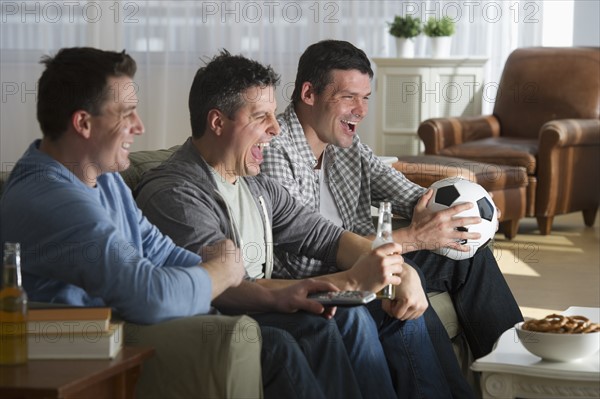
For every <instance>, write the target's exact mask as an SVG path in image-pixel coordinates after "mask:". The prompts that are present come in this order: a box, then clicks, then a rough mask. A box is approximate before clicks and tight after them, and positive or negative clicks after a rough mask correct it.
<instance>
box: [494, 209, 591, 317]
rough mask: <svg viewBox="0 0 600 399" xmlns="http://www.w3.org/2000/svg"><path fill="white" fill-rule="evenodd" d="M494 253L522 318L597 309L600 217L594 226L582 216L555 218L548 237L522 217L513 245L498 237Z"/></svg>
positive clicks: (498, 235) (528, 219)
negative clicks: (568, 310)
mask: <svg viewBox="0 0 600 399" xmlns="http://www.w3.org/2000/svg"><path fill="white" fill-rule="evenodd" d="M494 254H495V256H496V259H497V260H498V264H499V265H500V269H501V270H502V272H503V273H504V276H505V277H506V280H507V282H508V284H509V286H510V287H511V289H512V291H513V294H514V296H515V298H516V299H517V302H518V304H519V306H520V308H521V311H522V312H523V316H524V317H525V318H528V317H534V318H541V317H544V316H546V315H547V314H549V313H552V312H557V311H562V310H565V309H566V308H568V307H569V306H594V307H600V212H599V215H598V217H596V222H595V224H594V226H593V227H586V226H585V225H584V223H583V216H582V214H581V213H580V212H578V213H572V214H569V215H561V216H557V217H556V218H555V220H554V224H553V227H552V233H551V234H550V235H547V236H541V235H540V234H539V230H538V229H537V225H536V222H535V219H534V218H525V219H523V220H521V224H520V227H519V234H517V236H516V237H515V238H514V239H513V240H511V241H508V240H506V239H505V238H504V236H503V235H501V234H497V235H496V237H495V244H494ZM596 321H597V322H598V320H596Z"/></svg>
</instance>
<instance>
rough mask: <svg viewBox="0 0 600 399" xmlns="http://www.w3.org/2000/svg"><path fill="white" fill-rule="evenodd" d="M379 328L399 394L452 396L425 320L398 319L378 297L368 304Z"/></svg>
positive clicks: (406, 395) (405, 395) (407, 396)
mask: <svg viewBox="0 0 600 399" xmlns="http://www.w3.org/2000/svg"><path fill="white" fill-rule="evenodd" d="M367 308H368V309H369V312H370V314H371V318H372V320H373V321H374V323H375V325H376V326H377V329H378V335H379V340H380V342H381V346H382V348H383V351H384V353H385V355H386V359H387V364H388V367H389V369H390V373H391V375H392V380H393V381H394V388H395V390H396V396H397V397H398V398H450V397H452V395H451V392H450V388H449V387H448V383H447V381H446V377H445V376H444V373H443V371H442V368H441V365H440V362H439V360H438V356H437V354H436V352H435V350H434V348H433V345H432V343H431V340H430V338H429V334H428V332H427V328H426V326H425V321H424V319H423V318H422V317H420V318H418V319H416V320H406V321H402V320H398V319H396V318H393V317H391V316H389V315H388V314H387V313H386V312H385V311H384V310H383V309H382V307H381V301H379V300H376V301H373V302H371V303H369V304H368V305H367Z"/></svg>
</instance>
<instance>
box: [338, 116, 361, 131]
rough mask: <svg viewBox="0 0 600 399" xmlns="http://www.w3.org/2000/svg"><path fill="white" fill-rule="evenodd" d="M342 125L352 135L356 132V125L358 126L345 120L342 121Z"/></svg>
mask: <svg viewBox="0 0 600 399" xmlns="http://www.w3.org/2000/svg"><path fill="white" fill-rule="evenodd" d="M341 122H342V124H343V125H345V126H347V128H348V130H349V131H351V132H352V133H354V132H355V131H356V125H357V124H358V123H357V122H352V121H348V120H345V119H342V121H341Z"/></svg>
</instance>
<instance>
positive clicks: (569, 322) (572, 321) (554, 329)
mask: <svg viewBox="0 0 600 399" xmlns="http://www.w3.org/2000/svg"><path fill="white" fill-rule="evenodd" d="M521 328H522V329H523V330H528V331H536V332H549V333H556V334H587V333H592V332H600V324H598V323H591V322H590V320H589V319H588V318H587V317H585V316H563V315H559V314H556V313H553V314H550V315H548V316H546V317H544V318H543V319H531V320H527V321H525V322H524V323H523V325H522V326H521Z"/></svg>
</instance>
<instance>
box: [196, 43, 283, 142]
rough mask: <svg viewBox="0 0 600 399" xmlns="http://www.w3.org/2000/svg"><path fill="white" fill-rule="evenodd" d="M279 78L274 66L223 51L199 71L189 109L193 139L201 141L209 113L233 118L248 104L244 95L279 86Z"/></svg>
mask: <svg viewBox="0 0 600 399" xmlns="http://www.w3.org/2000/svg"><path fill="white" fill-rule="evenodd" d="M277 84H279V75H278V74H277V73H275V71H274V70H273V68H271V66H264V65H262V64H260V63H259V62H257V61H253V60H249V59H247V58H245V57H243V56H241V55H231V54H230V53H229V52H228V51H227V50H222V51H221V52H220V53H219V54H218V55H216V56H215V57H214V58H213V59H212V60H210V61H209V62H208V63H207V64H206V65H205V66H203V67H201V68H200V69H198V71H197V72H196V76H195V77H194V82H193V83H192V87H191V89H190V97H189V101H188V106H189V108H190V121H191V124H192V136H193V137H194V138H199V137H201V136H202V135H203V134H204V131H205V130H206V123H207V117H208V112H209V111H210V110H211V109H218V110H220V111H221V112H223V113H224V114H225V115H227V117H228V118H230V119H233V116H234V115H235V113H236V112H237V111H238V110H239V109H240V108H241V107H242V106H243V105H244V104H246V100H247V99H245V98H244V92H245V91H246V90H247V89H249V88H251V87H257V86H258V87H267V86H273V87H275V86H277Z"/></svg>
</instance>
